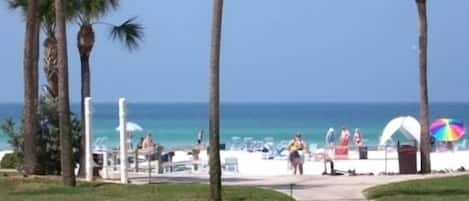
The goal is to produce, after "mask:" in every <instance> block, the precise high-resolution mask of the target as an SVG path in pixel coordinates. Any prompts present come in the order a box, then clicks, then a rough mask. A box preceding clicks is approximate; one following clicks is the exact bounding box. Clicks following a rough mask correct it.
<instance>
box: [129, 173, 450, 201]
mask: <svg viewBox="0 0 469 201" xmlns="http://www.w3.org/2000/svg"><path fill="white" fill-rule="evenodd" d="M433 176H435V175H433ZM433 176H432V175H430V176H422V175H396V176H290V175H289V176H275V177H236V176H227V177H224V178H223V185H243V186H256V187H261V188H268V189H273V190H276V191H280V192H283V193H285V194H287V195H291V194H292V195H293V197H294V198H295V199H296V200H298V201H320V200H321V201H362V200H366V199H365V197H364V196H363V194H362V191H363V190H364V189H366V188H368V187H371V186H375V185H379V184H385V183H391V182H398V181H404V180H410V179H419V178H426V177H433ZM446 176H448V175H446ZM131 182H132V183H141V184H143V183H148V178H145V177H141V178H133V179H132V180H131ZM151 182H152V183H208V176H200V175H199V176H197V175H187V174H186V175H166V176H157V177H153V178H152V179H151Z"/></svg>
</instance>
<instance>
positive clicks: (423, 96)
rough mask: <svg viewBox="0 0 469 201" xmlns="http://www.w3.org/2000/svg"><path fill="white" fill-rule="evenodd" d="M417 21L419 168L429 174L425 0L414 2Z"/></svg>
mask: <svg viewBox="0 0 469 201" xmlns="http://www.w3.org/2000/svg"><path fill="white" fill-rule="evenodd" d="M416 3H417V11H418V19H419V77H420V83H419V85H420V124H421V133H420V158H421V160H420V163H421V164H420V165H421V166H420V167H421V169H422V173H424V174H425V173H430V171H431V163H430V139H429V134H428V132H429V126H428V125H429V120H428V119H429V118H428V113H429V107H428V86H427V43H428V41H427V32H428V25H427V8H426V0H416Z"/></svg>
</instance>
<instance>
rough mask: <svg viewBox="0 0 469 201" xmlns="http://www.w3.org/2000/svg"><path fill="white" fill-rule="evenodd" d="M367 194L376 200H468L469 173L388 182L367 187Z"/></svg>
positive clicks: (369, 197)
mask: <svg viewBox="0 0 469 201" xmlns="http://www.w3.org/2000/svg"><path fill="white" fill-rule="evenodd" d="M365 195H366V197H367V198H368V199H370V200H376V201H420V200H421V201H423V200H425V201H436V200H438V201H445V200H447V201H463V200H465V201H466V200H469V175H463V176H454V177H442V178H433V179H421V180H413V181H405V182H400V183H392V184H386V185H382V186H376V187H372V188H369V189H366V190H365Z"/></svg>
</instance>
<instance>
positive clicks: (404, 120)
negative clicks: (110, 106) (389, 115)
mask: <svg viewBox="0 0 469 201" xmlns="http://www.w3.org/2000/svg"><path fill="white" fill-rule="evenodd" d="M398 131H399V132H401V133H402V134H404V136H405V137H406V138H407V139H409V140H415V141H417V144H420V123H419V122H418V121H417V119H415V118H414V117H412V116H401V117H396V118H394V119H393V120H391V121H390V122H389V123H388V124H387V125H386V127H384V130H383V133H382V134H381V138H380V140H379V145H381V146H382V145H385V144H386V141H388V140H389V139H391V137H392V136H393V135H394V134H395V133H396V132H398Z"/></svg>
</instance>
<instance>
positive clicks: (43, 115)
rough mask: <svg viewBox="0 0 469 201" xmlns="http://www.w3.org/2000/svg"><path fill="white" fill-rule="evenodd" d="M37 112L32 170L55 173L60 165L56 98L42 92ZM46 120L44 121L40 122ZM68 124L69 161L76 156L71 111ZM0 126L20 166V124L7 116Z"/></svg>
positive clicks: (76, 129)
mask: <svg viewBox="0 0 469 201" xmlns="http://www.w3.org/2000/svg"><path fill="white" fill-rule="evenodd" d="M38 116H39V119H40V122H38V123H40V124H41V126H40V127H39V130H38V132H37V133H36V134H35V136H36V153H35V154H36V160H37V165H36V167H35V170H34V174H39V175H59V174H60V172H61V166H60V132H59V116H58V114H57V102H56V100H55V99H53V98H48V97H44V96H42V97H41V98H40V99H39V105H38ZM44 122H47V123H44ZM71 126H72V148H73V150H74V151H73V156H72V160H73V164H76V163H78V162H79V159H80V152H79V151H80V137H81V135H80V134H81V132H80V131H81V125H80V120H78V118H77V117H76V116H75V114H71ZM0 130H1V131H2V132H0V134H1V133H3V134H5V135H6V136H7V138H8V143H9V144H10V145H11V148H12V149H13V152H14V153H15V155H16V159H17V169H19V170H22V164H23V158H24V153H23V128H22V125H19V126H16V123H15V121H14V120H13V118H11V117H10V118H7V119H6V120H5V121H4V122H3V123H2V124H0Z"/></svg>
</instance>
